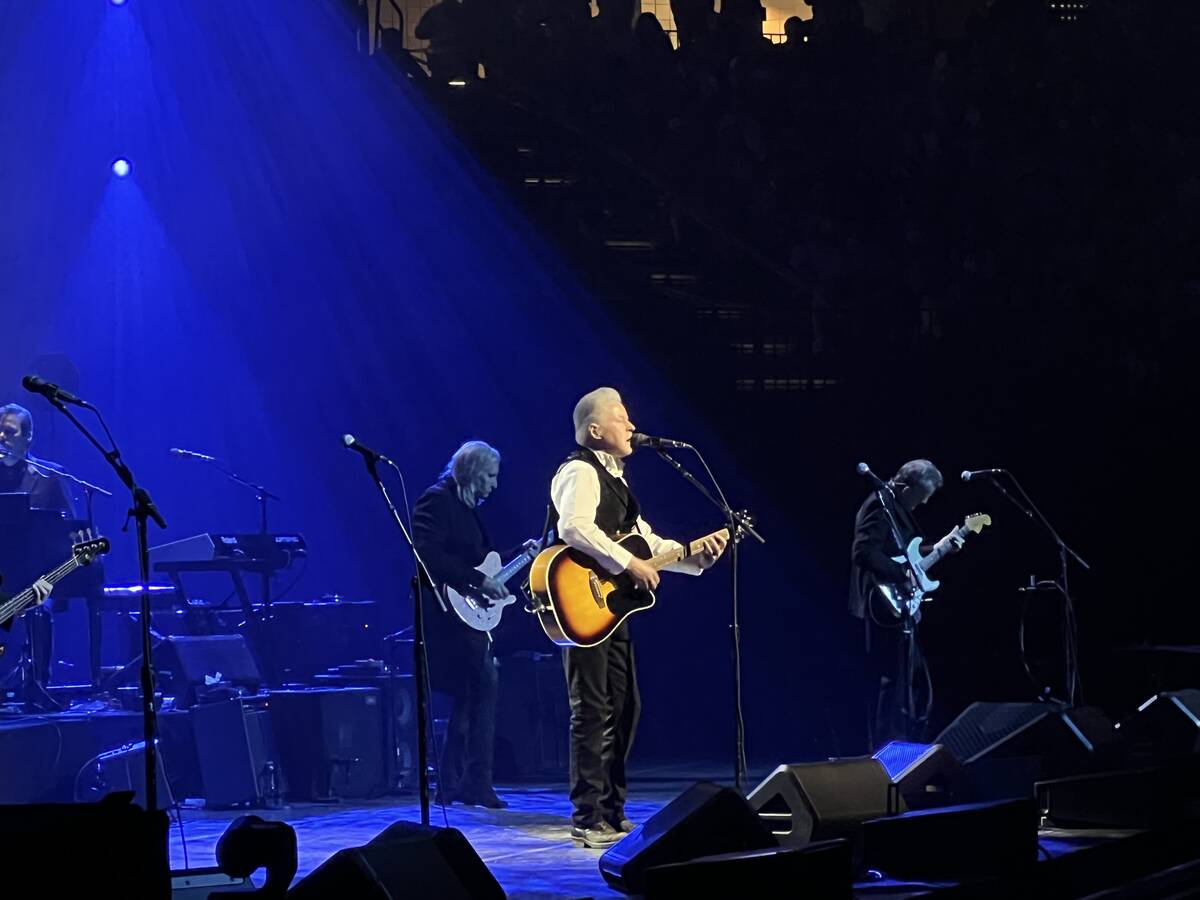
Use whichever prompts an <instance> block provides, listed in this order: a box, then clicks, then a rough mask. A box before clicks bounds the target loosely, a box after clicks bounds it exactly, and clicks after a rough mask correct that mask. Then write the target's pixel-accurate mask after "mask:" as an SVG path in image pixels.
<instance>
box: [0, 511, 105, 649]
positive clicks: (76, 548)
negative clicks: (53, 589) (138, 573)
mask: <svg viewBox="0 0 1200 900" xmlns="http://www.w3.org/2000/svg"><path fill="white" fill-rule="evenodd" d="M80 538H81V540H80V541H79V542H78V543H76V544H74V545H72V547H71V556H70V557H69V558H68V559H67V561H66V562H64V563H63V564H62V565H60V566H59V567H58V568H56V569H53V570H52V571H50V572H47V573H46V574H45V575H43V576H42V578H44V579H45V580H46V581H48V582H50V584H52V585H54V584H58V583H59V582H60V581H62V580H63V579H64V578H66V577H67V576H68V575H70V574H71V573H72V572H74V571H75V570H76V569H79V568H82V567H83V566H87V565H91V563H92V561H93V560H95V558H96V557H97V556H103V555H104V554H105V553H107V552H108V551H109V544H108V538H106V537H92V536H91V533H90V532H83V533H81V534H80ZM37 603H38V598H37V593H36V592H35V591H34V590H33V588H32V587H28V588H26V589H25V590H23V591H21V593H19V594H17V595H16V596H15V597H12V598H11V599H9V600H6V601H4V602H3V603H0V628H3V629H4V630H5V631H7V630H9V629H10V628H12V623H13V620H14V619H16V617H17V616H19V615H21V613H23V612H25V610H27V609H29V608H30V607H31V606H35V605H36V604H37ZM3 653H4V647H3V646H2V645H0V654H3Z"/></svg>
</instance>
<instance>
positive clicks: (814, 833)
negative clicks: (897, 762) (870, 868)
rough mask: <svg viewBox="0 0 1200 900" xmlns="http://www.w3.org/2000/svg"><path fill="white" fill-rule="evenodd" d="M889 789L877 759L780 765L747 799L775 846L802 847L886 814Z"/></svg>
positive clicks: (885, 773) (885, 776)
mask: <svg viewBox="0 0 1200 900" xmlns="http://www.w3.org/2000/svg"><path fill="white" fill-rule="evenodd" d="M890 786H891V781H890V779H889V778H888V773H887V770H886V769H885V768H884V767H883V764H882V763H881V762H880V761H879V760H877V759H874V758H871V757H866V758H856V759H836V760H830V761H829V762H816V763H794V764H792V765H782V766H780V767H779V768H777V769H776V770H775V771H774V772H772V773H771V774H770V775H768V776H767V777H766V780H764V781H763V782H762V784H760V785H759V786H758V787H756V788H755V789H754V790H753V791H751V792H750V796H749V797H748V798H747V799H748V800H749V802H750V806H751V808H753V809H754V811H755V812H756V813H757V814H758V816H759V818H760V819H761V820H762V821H763V824H764V825H765V826H766V827H767V828H769V829H770V831H771V833H772V834H774V835H775V837H776V839H777V840H778V841H779V843H780V844H782V845H784V846H787V847H801V846H804V845H805V844H807V843H809V842H810V841H821V840H826V839H828V838H835V837H844V836H845V835H848V834H851V833H853V832H854V831H855V830H856V829H857V827H858V826H859V825H860V824H862V823H863V822H864V821H866V820H867V819H875V818H878V817H879V816H884V815H887V813H888V797H889V790H890ZM900 808H903V807H902V806H901V807H900Z"/></svg>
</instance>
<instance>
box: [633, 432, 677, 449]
mask: <svg viewBox="0 0 1200 900" xmlns="http://www.w3.org/2000/svg"><path fill="white" fill-rule="evenodd" d="M629 443H631V444H633V446H635V447H653V448H655V449H662V450H691V449H692V445H691V444H688V443H685V442H684V441H673V440H671V439H670V438H663V437H651V436H650V435H648V434H642V433H641V432H640V431H635V432H634V433H633V436H632V437H630V439H629Z"/></svg>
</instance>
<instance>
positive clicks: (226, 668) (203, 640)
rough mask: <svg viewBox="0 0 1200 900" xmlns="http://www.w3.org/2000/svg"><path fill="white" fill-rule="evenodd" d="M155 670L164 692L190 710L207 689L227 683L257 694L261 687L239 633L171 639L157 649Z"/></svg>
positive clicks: (179, 705) (176, 703)
mask: <svg viewBox="0 0 1200 900" xmlns="http://www.w3.org/2000/svg"><path fill="white" fill-rule="evenodd" d="M154 668H155V671H156V673H157V675H158V679H159V684H160V685H161V686H162V690H163V693H165V694H169V695H171V696H173V697H175V705H176V706H177V707H178V708H180V709H187V708H188V707H189V706H191V705H192V704H194V703H195V702H196V696H197V695H198V694H201V695H202V694H203V693H204V691H205V688H206V686H208V685H212V684H215V683H217V682H227V683H229V684H232V685H234V686H235V687H238V688H241V689H243V690H244V691H246V692H247V693H250V694H255V693H258V688H259V685H261V684H262V675H261V674H259V669H258V664H257V663H256V662H255V661H254V656H253V654H251V652H250V647H249V646H248V645H247V644H246V639H245V638H244V637H242V636H241V635H240V634H209V635H202V636H185V635H179V636H176V637H169V638H167V639H166V640H165V641H163V642H162V643H161V644H159V645H158V646H157V647H156V648H155V650H154Z"/></svg>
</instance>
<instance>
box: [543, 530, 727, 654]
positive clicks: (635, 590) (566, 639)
mask: <svg viewBox="0 0 1200 900" xmlns="http://www.w3.org/2000/svg"><path fill="white" fill-rule="evenodd" d="M715 535H722V536H724V537H725V538H726V539H728V538H729V529H727V528H722V529H721V530H720V531H717V532H714V533H713V535H709V537H713V536H715ZM700 540H703V538H701V539H700ZM617 543H618V544H620V545H621V546H622V547H624V548H625V549H626V550H628V551H629V552H630V553H632V554H633V555H634V556H636V557H638V558H639V559H644V560H645V561H646V562H648V563H649V564H650V566H651V567H652V568H654V569H662V568H665V567H666V566H669V565H671V563H676V562H679V561H680V560H682V559H686V558H687V557H689V556H692V555H693V554H694V553H696V552H698V551H699V549H700V548H699V543H700V542H699V541H691V542H690V543H688V544H685V545H684V546H682V547H680V548H678V549H675V550H668V551H667V552H665V553H660V554H658V556H653V555H651V553H650V545H649V544H647V543H646V539H645V538H644V537H642V536H641V535H640V534H629V535H626V536H625V537H622V538H619V539H618V540H617ZM529 589H530V592H531V593H532V594H533V599H534V603H533V611H534V612H535V613H537V617H538V621H539V622H541V625H542V630H543V631H545V632H546V637H548V638H550V640H552V641H554V643H556V644H558V645H559V646H563V647H570V646H575V647H595V646H596V645H597V644H599V643H601V642H603V641H604V640H605V639H606V638H607V637H608V636H609V635H611V634H612V633H613V632H614V631H616V629H617V626H618V625H620V624H621V623H622V622H624V621H625V620H626V619H627V618H628V617H629V616H631V615H632V614H633V613H635V612H641V611H642V610H643V609H649V608H650V607H652V606H653V605H654V600H655V597H654V592H653V591H644V590H642V589H641V588H639V587H638V586H637V585H636V584H635V583H634V581H633V579H632V578H631V577H630V576H629V574H628V573H627V572H621V573H619V574H617V575H613V574H612V573H611V572H609V571H608V570H607V569H605V568H604V567H602V566H601V565H600V564H599V563H598V562H596V561H595V560H594V559H592V558H591V557H590V556H588V555H587V554H586V553H581V552H580V551H578V550H573V549H572V548H570V547H568V546H566V545H565V544H559V545H558V546H556V547H548V548H547V549H545V550H543V551H542V552H541V553H539V554H538V558H537V559H535V560H534V561H533V567H532V568H531V569H530V570H529Z"/></svg>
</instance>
